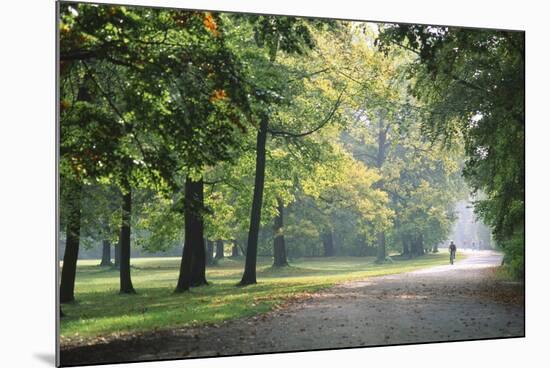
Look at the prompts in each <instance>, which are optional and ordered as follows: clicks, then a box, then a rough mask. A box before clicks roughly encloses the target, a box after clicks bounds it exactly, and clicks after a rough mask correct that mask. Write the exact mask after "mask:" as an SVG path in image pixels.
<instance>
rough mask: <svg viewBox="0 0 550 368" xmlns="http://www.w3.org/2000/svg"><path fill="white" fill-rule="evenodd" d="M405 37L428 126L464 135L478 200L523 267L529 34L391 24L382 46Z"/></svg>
mask: <svg viewBox="0 0 550 368" xmlns="http://www.w3.org/2000/svg"><path fill="white" fill-rule="evenodd" d="M388 44H399V45H401V46H402V47H405V48H407V49H409V50H411V52H412V53H414V54H415V55H416V60H415V61H414V62H413V63H412V64H411V75H414V84H413V86H412V93H414V95H415V96H416V97H417V98H418V99H419V100H421V101H422V102H423V103H424V104H425V105H426V106H427V109H428V110H427V113H426V115H427V118H426V119H425V120H424V128H425V131H426V133H427V134H429V135H430V136H431V137H432V139H438V138H441V139H442V140H443V141H445V142H446V143H447V144H448V145H449V146H450V145H451V144H452V142H453V141H454V139H455V138H456V136H457V134H460V135H461V136H463V137H464V148H465V152H466V155H467V157H468V160H467V162H466V165H465V168H464V171H463V172H464V176H465V178H466V179H467V181H468V183H469V185H470V186H471V187H472V191H473V192H478V193H480V194H481V195H482V196H483V198H484V199H482V200H479V201H478V202H477V203H476V205H475V207H476V212H477V213H478V215H479V216H480V217H481V218H482V219H483V220H484V221H485V222H486V223H487V224H489V225H490V226H491V227H492V230H493V235H494V238H495V240H496V241H497V243H498V244H499V245H500V246H501V247H502V248H503V249H504V252H505V262H506V263H507V264H509V265H510V266H511V269H512V270H513V272H514V273H515V274H516V276H518V277H522V276H523V273H524V225H525V223H524V217H525V216H524V214H525V180H524V179H525V153H524V146H525V105H524V96H525V77H524V73H525V34H524V33H523V32H513V31H498V30H483V31H480V30H471V29H464V28H454V27H436V26H412V25H389V26H387V27H385V28H384V29H383V33H382V35H381V46H382V47H386V46H387V45H388Z"/></svg>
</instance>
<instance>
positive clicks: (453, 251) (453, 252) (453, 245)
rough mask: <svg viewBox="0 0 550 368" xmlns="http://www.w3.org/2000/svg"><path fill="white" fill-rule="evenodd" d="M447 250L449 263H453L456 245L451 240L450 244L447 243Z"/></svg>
mask: <svg viewBox="0 0 550 368" xmlns="http://www.w3.org/2000/svg"><path fill="white" fill-rule="evenodd" d="M449 252H450V253H451V264H454V260H455V257H456V245H455V243H453V241H452V240H451V244H449Z"/></svg>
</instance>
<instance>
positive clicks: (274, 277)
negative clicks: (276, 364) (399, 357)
mask: <svg viewBox="0 0 550 368" xmlns="http://www.w3.org/2000/svg"><path fill="white" fill-rule="evenodd" d="M461 258H462V255H461V254H458V259H459V260H460V259H461ZM395 259H396V260H395V261H394V262H393V263H385V264H381V265H378V264H375V263H374V258H371V257H329V258H303V259H297V260H294V261H293V262H291V266H289V267H284V268H273V267H271V259H270V258H260V259H259V261H258V274H257V276H258V278H257V279H258V284H256V285H251V286H247V287H244V288H243V287H235V285H236V283H237V282H238V281H239V280H240V277H241V275H242V270H243V259H242V258H241V259H227V258H226V259H224V260H222V261H221V262H219V264H218V265H216V266H212V267H209V268H207V279H208V281H209V282H210V285H209V286H204V287H199V288H193V289H191V291H190V292H188V293H183V294H175V293H174V289H175V287H176V282H177V277H178V270H179V259H178V258H138V259H134V260H132V281H133V284H134V288H135V289H136V291H137V294H136V295H119V294H118V288H119V279H118V271H117V270H115V269H113V268H105V267H98V266H97V265H98V264H99V261H98V260H80V261H79V262H78V267H77V277H76V285H75V297H76V299H77V301H76V302H75V303H70V304H63V307H62V309H63V312H64V313H65V314H66V317H64V318H62V320H61V340H62V343H71V342H79V341H80V342H81V341H87V340H94V339H97V338H100V339H101V338H109V337H116V336H120V335H124V334H131V333H139V332H145V331H153V330H156V329H164V328H173V327H184V326H196V325H200V324H205V323H219V322H222V321H224V320H229V319H234V318H239V317H244V316H251V315H255V314H259V313H263V312H267V311H269V310H271V309H273V308H276V307H278V306H280V305H281V304H283V303H284V302H285V301H288V300H290V299H292V298H295V297H301V296H304V295H307V293H312V292H315V291H319V290H321V289H323V288H327V287H330V286H332V285H334V284H336V283H340V282H344V281H348V280H356V279H364V278H367V277H372V276H381V275H387V274H394V273H401V272H408V271H412V270H415V269H419V268H424V267H429V266H435V265H442V264H447V263H448V254H447V253H446V252H440V253H438V254H428V255H426V256H424V257H420V258H416V259H412V260H400V259H398V258H395Z"/></svg>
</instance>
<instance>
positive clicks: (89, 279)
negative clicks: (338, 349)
mask: <svg viewBox="0 0 550 368" xmlns="http://www.w3.org/2000/svg"><path fill="white" fill-rule="evenodd" d="M58 6H59V9H58V10H59V34H58V37H59V53H58V57H59V60H58V61H59V65H58V66H59V68H58V78H59V83H58V85H59V93H58V95H59V101H58V102H59V108H58V112H59V146H58V148H59V167H58V172H59V219H58V223H59V229H60V231H59V234H58V235H59V256H60V257H59V258H60V259H59V261H60V267H59V293H58V294H59V302H60V309H59V314H60V316H61V320H60V331H61V345H62V346H61V362H62V363H67V362H69V361H70V362H71V364H78V363H79V362H91V361H93V357H92V355H93V354H95V353H97V354H99V353H100V350H96V351H95V353H92V352H91V351H89V350H86V348H85V347H86V346H88V345H90V346H92V347H94V346H95V347H98V348H99V346H102V347H106V346H108V347H109V349H111V350H110V353H109V354H111V355H109V354H107V355H105V357H106V358H105V357H104V358H102V359H109V357H111V358H112V359H113V361H114V360H116V359H118V361H120V360H125V359H129V357H126V356H124V357H121V356H118V357H117V355H116V354H115V353H116V351H115V350H116V349H115V348H116V347H117V346H119V345H117V344H123V343H124V344H130V345H131V344H134V345H133V346H134V347H136V346H141V345H139V344H138V342H137V341H138V340H139V339H140V338H141V337H143V338H151V336H166V335H167V334H168V335H169V334H176V332H177V331H180V332H181V331H184V332H185V333H188V332H189V331H196V330H195V329H199V330H200V329H201V328H204V329H205V330H204V331H207V330H208V331H210V332H209V333H206V332H205V335H201V334H200V333H194V335H196V336H198V339H199V340H200V339H202V338H204V341H210V340H209V338H213V337H214V336H215V332H213V331H217V330H216V326H217V325H219V324H222V323H223V324H225V325H227V326H232V328H234V329H235V331H237V330H238V329H239V328H240V325H239V323H240V322H239V321H241V322H242V321H244V320H246V318H256V317H257V315H258V314H261V315H263V316H265V315H266V314H265V313H266V312H268V311H272V312H271V313H273V311H274V310H286V309H285V308H287V307H288V306H289V305H291V304H292V305H294V304H293V303H294V302H296V303H299V302H300V301H301V300H303V299H304V298H307V297H308V295H311V294H312V293H316V294H315V295H317V294H318V293H322V292H323V291H326V290H327V289H328V288H331V287H333V286H335V285H340V284H341V283H343V282H347V281H350V280H355V281H354V282H363V281H364V280H374V279H376V280H388V279H386V278H383V277H390V276H384V275H389V274H399V275H402V276H399V277H402V278H403V279H401V280H406V279H407V280H408V277H409V276H407V275H411V274H410V273H409V271H413V270H418V269H425V268H430V267H432V266H433V267H439V266H442V265H445V264H447V263H448V252H447V249H448V247H449V243H450V240H451V239H454V241H455V243H456V245H457V246H458V248H459V250H461V251H462V250H465V249H471V250H472V252H487V251H492V250H498V251H499V252H502V254H503V259H502V264H503V267H502V269H499V271H498V272H501V273H503V274H504V273H505V274H506V275H507V276H506V277H508V278H509V279H510V280H511V281H510V282H513V283H520V285H521V282H522V279H523V275H524V271H525V269H524V268H525V266H524V245H525V244H524V207H525V205H524V197H525V190H524V182H525V180H524V178H525V173H524V171H525V170H524V167H525V162H524V161H525V160H524V130H525V128H524V127H525V119H524V51H523V50H524V33H522V32H516V31H496V30H476V29H471V28H468V29H463V28H457V27H444V26H424V25H397V24H389V23H388V24H386V23H369V22H357V21H345V20H329V19H313V18H299V17H292V16H290V17H289V16H271V15H248V14H229V13H217V12H210V11H189V10H179V9H163V8H147V7H132V6H118V5H105V4H78V3H68V2H60V3H59V4H58ZM465 214H467V216H466V217H465ZM480 254H482V253H480ZM460 257H462V256H461V255H460V253H459V261H460ZM99 259H101V261H100V260H99ZM480 259H482V258H480ZM483 259H485V258H483ZM487 259H490V260H491V261H490V262H489V261H487V262H489V263H490V264H491V267H493V266H494V267H496V266H499V265H500V262H498V264H493V263H494V262H493V261H494V257H493V258H491V257H489V258H487ZM487 259H485V260H487ZM464 262H471V260H470V261H468V258H467V259H465V260H464ZM483 262H485V261H483ZM491 262H493V263H491ZM459 263H460V262H459ZM473 269H475V267H474V268H473ZM446 270H447V271H448V272H451V271H452V270H451V269H446ZM458 270H459V268H457V269H455V270H454V271H456V272H458ZM454 271H453V272H454ZM464 271H465V272H466V271H468V269H464ZM466 273H467V272H466ZM451 274H452V275H455V274H453V273H452V272H451V273H448V274H447V275H451ZM456 275H462V276H461V277H463V276H464V274H460V273H458V274H456ZM472 275H478V276H479V277H482V276H483V275H482V274H481V273H477V271H476V272H474V273H472ZM379 276H380V277H382V278H378V277H379ZM396 277H397V276H396ZM475 279H476V280H477V279H478V278H475ZM357 280H363V281H357ZM411 280H417V281H419V282H421V284H420V285H421V286H422V283H425V284H426V285H429V284H430V283H434V285H435V284H437V279H436V278H428V279H426V280H427V281H421V279H420V278H411ZM422 280H424V279H422ZM476 282H477V281H476ZM384 285H386V284H385V283H382V282H381V283H376V282H375V283H374V284H373V285H372V286H369V287H367V286H365V287H364V288H362V289H361V290H362V291H361V293H363V294H364V296H365V298H366V299H362V300H363V301H365V303H364V304H353V303H350V305H356V308H355V309H354V310H353V311H351V310H350V313H352V314H354V313H355V314H357V315H358V316H359V315H361V318H367V319H368V318H369V317H368V316H364V315H362V314H361V313H363V312H364V311H365V310H366V309H365V308H370V307H369V305H374V304H372V303H371V301H373V300H375V299H372V298H371V297H372V294H370V293H376V292H377V290H378V289H377V288H383V287H384ZM438 285H439V284H438ZM494 285H496V287H497V289H499V290H503V292H505V293H507V290H508V288H506V287H505V285H506V284H504V283H494ZM417 286H418V285H417ZM440 286H441V285H440ZM338 287H339V286H336V288H338ZM398 288H401V287H400V286H398ZM330 290H332V289H330ZM338 290H339V289H338ZM411 290H416V291H417V292H418V293H422V292H423V290H425V289H422V288H420V289H418V288H414V287H412V288H411ZM433 290H436V291H435V293H437V292H443V291H444V290H446V289H445V288H444V287H442V286H441V287H439V288H434V289H433ZM475 290H477V291H479V292H480V293H483V290H484V289H481V288H477V289H474V293H475ZM412 300H414V298H411V299H410V300H408V301H407V300H403V301H402V302H403V303H405V304H403V305H402V307H403V308H404V309H406V308H405V307H406V303H413V301H412ZM438 300H439V299H438ZM440 301H441V300H440ZM443 302H444V303H446V302H447V301H445V300H443ZM459 302H465V301H464V300H462V299H460V300H459ZM369 303H370V304H369ZM411 305H412V304H411ZM391 306H392V304H387V307H388V310H387V311H386V312H387V313H390V310H391ZM322 308H324V307H322ZM322 308H321V309H322ZM494 308H495V309H494V310H497V309H498V311H499V313H503V314H502V315H506V316H505V317H506V318H504V317H503V318H502V319H501V321H505V320H506V319H507V316H508V314H507V313H508V312H507V311H506V310H505V309H504V310H503V309H499V307H498V306H496V307H494ZM329 309H330V308H329ZM323 310H324V309H323ZM281 313H283V312H281ZM327 313H329V314H331V315H332V316H333V317H334V318H332V319H328V320H326V324H327V325H326V326H329V325H330V323H336V321H338V318H336V317H337V313H336V312H335V311H334V310H332V309H331V310H330V311H329V312H327ZM379 313H382V314H383V313H385V311H384V310H383V309H381V312H379ZM510 313H511V312H510ZM515 314H517V315H521V313H520V312H519V311H514V312H513V313H512V314H511V315H512V316H513V315H515ZM255 316H256V317H255ZM304 318H305V320H309V319H311V318H312V319H313V320H315V321H316V323H319V324H320V325H319V326H317V328H318V329H323V326H325V322H323V321H324V320H323V319H322V318H320V316H319V315H317V314H316V312H314V313H313V314H312V315H307V316H304ZM423 318H427V317H426V316H423ZM230 321H233V322H230ZM248 322H250V321H248ZM248 322H247V323H248ZM516 322H517V321H516ZM516 322H513V321H512V322H510V323H511V324H510V326H511V327H510V329H509V330H510V331H512V330H513V334H521V333H520V332H521V331H520V327H521V326H519V327H518V325H517V323H516ZM229 323H233V324H229ZM266 323H267V322H266ZM366 323H369V324H370V323H371V322H370V321H367V322H365V324H363V325H360V324H356V325H354V326H351V327H350V328H353V329H358V330H359V331H360V332H361V334H362V335H361V336H363V337H365V336H366V335H365V334H367V335H368V333H369V329H368V328H367V327H366V326H367V324H366ZM407 323H408V322H407ZM418 323H420V322H418ZM487 325H488V326H489V327H488V328H489V329H490V330H491V328H493V327H494V328H496V330H494V331H493V330H491V331H492V332H495V333H496V334H500V335H503V336H504V335H506V336H508V335H510V334H509V331H508V330H507V327H506V326H505V327H502V326H500V324H499V325H498V326H497V325H494V326H493V325H491V324H487ZM330 326H332V325H330ZM344 326H348V327H349V321H348V322H346V323H344ZM332 327H335V328H336V330H338V326H332ZM393 327H394V328H399V327H396V326H393ZM413 327H414V326H413ZM475 327H476V328H478V327H479V329H473V330H468V331H469V332H468V334H466V335H465V336H467V338H476V337H483V336H488V335H491V331H487V330H486V329H484V328H485V327H484V325H483V324H481V325H477V324H475ZM346 328H347V327H346ZM499 329H502V330H503V331H504V332H499ZM306 330H307V331H310V330H311V326H310V325H308V327H307V328H306ZM435 330H436V329H435V328H434V330H432V333H433V334H434V335H433V337H434V338H435V337H437V336H440V334H439V333H435V332H434V331H435ZM219 331H222V329H220V330H219ZM223 331H225V332H224V333H226V334H227V335H228V338H230V337H231V336H232V335H231V333H230V330H228V329H227V328H226V329H223ZM437 331H438V332H440V330H439V328H437ZM475 331H478V332H479V336H478V335H476V332H475ZM518 331H519V332H518ZM280 332H281V334H282V333H283V332H282V331H280ZM298 332H300V331H298ZM255 333H256V332H255ZM400 333H405V332H404V330H403V331H402V330H400ZM382 335H383V334H382V332H380V331H379V333H377V336H382ZM296 336H299V334H298V335H294V337H296ZM314 336H315V335H312V336H311V337H314ZM346 336H350V335H349V334H346ZM384 336H385V335H384ZM387 336H390V337H391V335H387ZM407 336H408V335H407ZM415 336H417V340H414V337H415ZM427 336H428V335H414V334H413V335H410V336H408V338H409V337H410V338H411V339H412V341H413V342H414V341H417V342H421V340H422V339H426V338H428V337H429V336H428V337H427ZM180 337H181V336H180ZM266 338H267V337H266ZM451 338H452V336H451ZM136 339H138V340H136ZM333 339H336V335H334V336H332V335H330V336H328V335H327V336H326V339H325V340H324V341H309V340H308V341H309V342H308V341H306V340H307V339H305V340H302V341H300V339H298V338H296V339H293V340H292V341H294V342H295V343H296V344H297V345H295V347H296V348H299V347H300V342H301V343H302V345H303V347H304V348H306V347H313V346H328V345H326V344H325V343H327V342H331V341H335V340H333ZM147 341H149V340H147ZM171 341H172V340H171ZM201 341H202V340H201ZM338 341H340V342H341V341H344V340H338ZM365 341H367V340H365ZM396 341H400V340H396ZM407 341H409V340H407ZM173 342H174V344H175V345H174V346H175V348H174V349H172V350H170V351H166V352H165V354H164V355H163V352H162V351H161V350H162V349H163V344H162V342H159V341H156V342H155V343H154V344H152V345H151V347H154V348H155V349H160V350H159V351H153V352H149V353H147V354H148V358H147V359H153V358H154V357H162V356H168V357H175V358H177V357H185V356H189V355H192V352H190V351H189V346H195V345H185V346H183V347H181V346H180V345H181V344H180V343H181V341H179V340H177V339H176V340H173ZM264 342H265V343H266V344H267V345H266V346H268V345H269V339H267V340H265V341H264ZM165 343H168V342H167V341H165ZM194 343H198V342H197V341H194ZM316 343H321V345H315V344H316ZM334 343H335V344H336V342H334ZM358 343H361V341H358ZM185 344H187V342H185ZM323 344H325V345H323ZM197 346H198V345H197ZM227 346H229V345H227ZM250 346H253V345H250ZM328 347H330V346H328ZM125 348H127V349H130V347H129V346H125ZM198 348H200V346H199V347H198ZM79 349H84V350H79ZM113 349H115V350H113ZM178 349H184V350H185V351H179V350H178ZM130 350H131V349H130ZM69 351H71V353H69ZM86 351H88V352H89V353H90V354H92V355H87V354H88V353H86ZM243 351H244V350H243ZM247 351H248V350H247ZM249 352H250V353H254V352H258V351H254V350H250V351H249ZM222 353H224V354H229V353H231V351H229V350H228V351H223V352H222ZM64 354H66V355H64ZM113 354H114V355H113ZM94 356H95V355H94ZM138 356H140V355H139V354H137V353H136V354H135V355H134V356H133V358H132V359H134V360H135V359H137V358H136V357H138ZM64 357H65V358H64ZM69 357H70V360H67V359H69ZM151 357H153V358H151ZM79 359H80V360H79ZM144 359H145V358H144Z"/></svg>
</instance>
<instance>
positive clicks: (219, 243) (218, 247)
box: [216, 240, 223, 259]
mask: <svg viewBox="0 0 550 368" xmlns="http://www.w3.org/2000/svg"><path fill="white" fill-rule="evenodd" d="M222 258H223V240H218V241H216V259H222Z"/></svg>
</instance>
